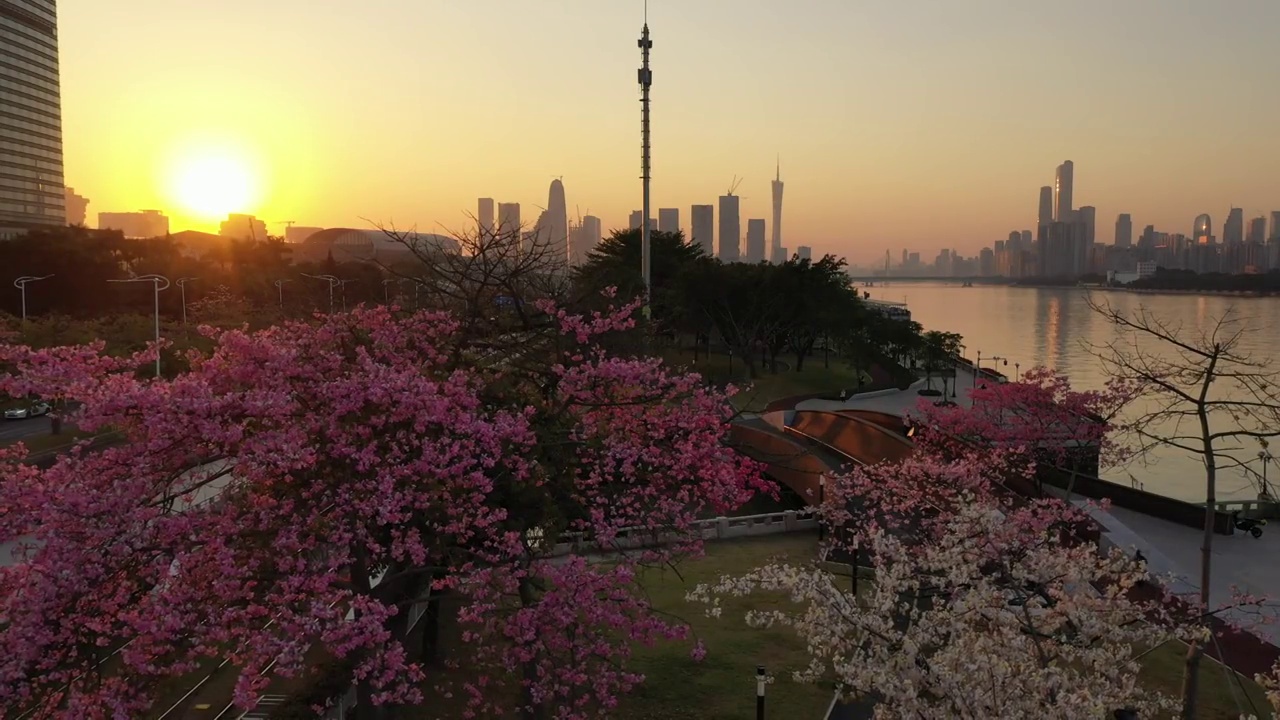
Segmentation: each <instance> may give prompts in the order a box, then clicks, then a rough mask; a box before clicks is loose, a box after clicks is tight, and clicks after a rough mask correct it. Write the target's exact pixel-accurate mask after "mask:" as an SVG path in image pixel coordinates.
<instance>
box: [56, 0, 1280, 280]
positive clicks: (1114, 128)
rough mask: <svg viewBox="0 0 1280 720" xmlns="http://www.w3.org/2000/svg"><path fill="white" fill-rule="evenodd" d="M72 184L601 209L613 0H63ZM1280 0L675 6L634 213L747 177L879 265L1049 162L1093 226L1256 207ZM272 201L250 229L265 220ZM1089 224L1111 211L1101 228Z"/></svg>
mask: <svg viewBox="0 0 1280 720" xmlns="http://www.w3.org/2000/svg"><path fill="white" fill-rule="evenodd" d="M59 15H60V16H61V20H62V21H61V27H60V39H61V42H60V44H61V46H62V60H61V69H62V82H63V88H62V91H63V92H62V96H63V113H64V132H63V136H64V139H65V153H66V158H65V162H66V178H67V184H68V185H70V186H73V187H75V188H76V190H77V191H78V192H80V193H81V194H83V195H85V196H86V197H89V198H90V199H91V202H92V205H91V206H90V213H89V214H90V217H96V213H97V212H100V211H128V210H137V209H142V208H160V209H163V210H164V211H165V212H166V213H168V214H169V216H170V218H171V226H172V228H173V229H174V230H175V231H176V230H181V229H197V230H215V231H216V229H217V226H218V223H219V221H220V220H222V219H224V218H225V216H226V214H227V213H228V212H248V213H253V214H255V215H257V216H258V217H259V218H262V219H264V220H267V221H269V222H272V221H284V220H295V221H297V222H298V223H300V224H302V225H311V226H319V227H332V226H348V227H366V226H367V222H366V221H365V220H364V219H368V220H373V221H378V222H386V223H395V224H396V225H398V226H401V227H407V226H411V225H417V226H418V227H419V229H421V230H428V231H435V232H439V231H441V230H449V229H458V230H461V229H467V228H469V227H470V226H471V221H470V220H469V219H468V217H467V214H468V213H473V212H474V211H475V199H476V198H477V197H495V198H499V199H502V200H506V201H512V202H521V203H524V204H525V205H526V207H530V210H529V211H526V216H529V219H532V217H533V216H536V212H535V211H532V206H534V205H542V204H545V201H546V189H547V186H548V183H549V182H550V180H551V179H552V178H553V177H563V179H564V183H565V187H566V191H567V196H568V205H569V212H570V214H571V215H573V214H574V213H575V207H576V208H578V209H580V210H581V212H582V213H583V214H586V213H587V212H588V211H590V213H591V214H592V215H596V216H599V217H601V218H602V219H603V221H604V227H605V229H606V231H607V230H608V229H610V228H625V227H626V226H627V217H628V214H629V212H630V211H631V210H633V209H635V208H638V207H639V206H640V199H639V180H638V175H639V155H640V138H639V123H638V119H639V103H638V102H637V100H638V91H637V88H636V82H635V73H636V66H637V50H636V43H635V40H636V36H637V32H638V28H639V26H640V24H641V22H642V9H641V4H640V3H639V2H635V3H618V2H611V3H599V2H586V1H585V0H581V1H579V0H565V1H564V2H559V3H554V4H546V3H539V4H533V3H524V2H514V1H498V0H477V1H476V2H468V3H416V2H405V1H397V0H370V2H366V3H361V4H359V5H351V4H344V3H334V2H308V3H304V2H301V1H300V0H278V1H275V2H271V3H260V2H249V1H248V0H226V1H225V2H219V3H204V4H200V3H190V2H170V1H166V0H132V1H131V2H130V3H128V8H127V11H122V8H121V7H120V6H119V5H118V4H115V3H101V2H91V1H90V0H65V1H64V2H63V3H61V7H60V12H59ZM1278 23H1280V4H1277V3H1275V2H1270V1H1268V0H1230V1H1224V2H1215V3H1207V2H1206V3H1194V4H1193V6H1192V7H1186V6H1179V7H1175V6H1174V5H1172V4H1170V3H1167V2H1162V1H1159V0H1140V1H1134V2H1126V3H1123V4H1114V3H1110V2H1102V1H1095V0H1086V1H1082V2H1078V3H1075V4H1073V5H1072V6H1071V7H1070V8H1069V10H1068V9H1064V7H1063V6H1062V5H1061V4H1060V3H1050V2H1033V3H1022V4H1010V3H1004V2H995V1H985V2H972V3H952V2H931V3H915V4H910V5H904V4H877V3H847V2H820V1H816V0H811V1H809V2H801V3H791V4H786V5H783V4H780V3H769V2H758V1H752V2H728V1H724V2H712V1H706V2H696V3H676V2H671V1H667V2H663V1H662V0H655V1H654V2H651V3H650V7H649V24H650V26H651V28H652V29H653V39H654V51H653V52H654V54H653V68H654V89H653V98H654V121H653V127H654V153H653V156H654V173H653V174H654V207H655V211H654V217H656V208H658V207H679V208H682V211H681V214H682V221H683V224H685V225H686V228H687V223H688V212H689V210H688V209H689V207H690V205H692V204H700V203H714V202H715V201H716V198H717V196H719V195H723V194H724V193H725V191H726V190H727V189H728V187H729V185H730V183H731V180H732V178H733V177H734V176H735V175H736V176H739V177H742V178H745V180H744V182H743V183H742V185H741V186H740V187H739V189H738V190H737V194H739V195H740V196H742V218H743V225H744V227H745V225H746V219H747V218H753V217H760V218H768V217H770V211H769V204H770V189H769V180H770V179H772V178H773V176H774V168H775V161H776V158H777V157H778V156H779V155H780V156H781V165H782V177H783V179H784V180H785V181H786V183H787V198H786V220H785V233H786V236H785V239H784V244H786V245H788V246H790V247H793V248H794V247H795V246H796V245H800V244H805V245H810V246H812V247H813V248H814V253H815V254H821V253H825V252H832V253H838V254H842V255H847V256H848V257H849V258H850V260H851V261H854V262H864V261H867V262H873V261H875V260H876V259H877V258H878V257H880V256H882V255H883V253H884V251H885V250H886V249H891V250H893V251H894V252H895V254H896V252H897V251H898V249H900V248H903V247H910V248H912V249H913V250H920V251H923V252H925V253H931V252H934V251H936V250H937V249H939V248H944V247H954V248H958V249H960V250H961V251H963V252H971V251H974V250H976V249H977V248H978V247H980V246H983V245H989V244H990V243H991V242H992V241H993V240H996V239H1000V238H1003V237H1004V236H1005V235H1006V234H1007V233H1008V231H1009V229H1010V228H1017V227H1034V225H1035V220H1036V208H1037V206H1036V203H1037V191H1038V189H1039V187H1040V186H1042V185H1047V184H1051V183H1052V180H1053V177H1052V171H1053V168H1054V167H1055V166H1056V165H1057V164H1059V163H1060V162H1062V160H1064V159H1068V158H1069V159H1072V160H1073V161H1074V162H1075V166H1076V176H1075V188H1076V190H1075V194H1076V197H1075V203H1076V204H1077V205H1085V204H1089V205H1093V206H1096V207H1097V215H1098V218H1099V225H1100V226H1107V224H1108V223H1110V222H1113V221H1114V218H1115V216H1116V214H1118V213H1121V212H1126V213H1130V214H1132V216H1133V221H1134V224H1135V225H1137V226H1138V227H1142V226H1144V225H1147V224H1154V225H1155V226H1156V227H1158V228H1160V229H1167V230H1168V231H1176V232H1187V233H1190V231H1191V225H1192V222H1193V219H1194V217H1195V215H1197V214H1199V213H1200V212H1209V213H1212V214H1213V215H1214V216H1215V217H1223V216H1225V215H1226V211H1227V208H1228V207H1230V206H1232V205H1235V206H1241V207H1244V208H1245V209H1246V210H1245V215H1246V217H1252V216H1254V215H1258V214H1262V213H1263V212H1267V211H1270V210H1272V209H1274V208H1273V207H1272V206H1273V205H1275V204H1276V198H1275V196H1274V195H1275V192H1276V185H1275V180H1274V172H1273V170H1274V166H1275V162H1276V160H1277V159H1280V138H1278V137H1277V135H1276V133H1275V132H1274V125H1273V124H1274V118H1276V117H1280V95H1278V94H1277V93H1275V92H1270V91H1269V90H1268V89H1269V88H1274V87H1275V85H1276V82H1277V69H1276V64H1275V60H1274V58H1273V57H1269V56H1268V53H1269V52H1272V51H1271V50H1270V48H1271V47H1272V46H1271V34H1272V32H1273V29H1274V28H1275V27H1276V26H1277V24H1278ZM280 228H281V226H279V225H274V226H272V230H273V231H280ZM1107 239H1109V236H1108V238H1107Z"/></svg>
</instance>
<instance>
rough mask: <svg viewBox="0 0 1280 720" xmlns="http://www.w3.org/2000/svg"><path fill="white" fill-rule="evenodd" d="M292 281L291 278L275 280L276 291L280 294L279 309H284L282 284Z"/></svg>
mask: <svg viewBox="0 0 1280 720" xmlns="http://www.w3.org/2000/svg"><path fill="white" fill-rule="evenodd" d="M287 282H292V281H291V280H277V281H276V282H275V285H276V292H277V293H279V295H280V309H281V310H284V284H285V283H287Z"/></svg>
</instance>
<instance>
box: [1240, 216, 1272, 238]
mask: <svg viewBox="0 0 1280 720" xmlns="http://www.w3.org/2000/svg"><path fill="white" fill-rule="evenodd" d="M1266 241H1267V218H1266V217H1265V216H1261V215H1260V216H1258V217H1256V218H1254V219H1252V220H1250V221H1249V230H1248V232H1247V233H1246V234H1245V242H1251V243H1263V242H1266Z"/></svg>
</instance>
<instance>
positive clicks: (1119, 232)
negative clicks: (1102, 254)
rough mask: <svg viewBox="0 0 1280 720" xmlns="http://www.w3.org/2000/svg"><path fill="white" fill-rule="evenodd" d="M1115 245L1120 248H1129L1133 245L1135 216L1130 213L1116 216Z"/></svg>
mask: <svg viewBox="0 0 1280 720" xmlns="http://www.w3.org/2000/svg"><path fill="white" fill-rule="evenodd" d="M1115 245H1116V247H1118V248H1127V247H1130V246H1132V245H1133V218H1132V217H1130V216H1129V213H1120V215H1119V216H1118V217H1116V239H1115Z"/></svg>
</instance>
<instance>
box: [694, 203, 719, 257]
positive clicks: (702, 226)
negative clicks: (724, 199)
mask: <svg viewBox="0 0 1280 720" xmlns="http://www.w3.org/2000/svg"><path fill="white" fill-rule="evenodd" d="M692 216H693V217H692V225H691V226H690V232H691V233H693V235H692V237H690V238H689V240H690V242H695V243H697V244H698V245H699V246H700V247H701V248H702V251H703V252H705V253H706V254H707V257H712V256H714V255H715V253H716V247H715V245H716V208H715V206H714V205H694V206H693V212H692Z"/></svg>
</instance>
